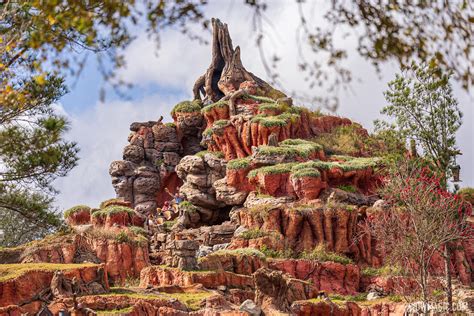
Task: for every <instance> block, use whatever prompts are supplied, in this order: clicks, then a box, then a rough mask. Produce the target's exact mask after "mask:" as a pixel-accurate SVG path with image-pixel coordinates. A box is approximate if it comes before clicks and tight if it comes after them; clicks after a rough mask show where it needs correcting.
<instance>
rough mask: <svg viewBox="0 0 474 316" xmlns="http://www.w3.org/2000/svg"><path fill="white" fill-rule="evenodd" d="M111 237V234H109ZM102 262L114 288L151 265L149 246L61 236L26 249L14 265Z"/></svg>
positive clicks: (131, 242)
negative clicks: (114, 285)
mask: <svg viewBox="0 0 474 316" xmlns="http://www.w3.org/2000/svg"><path fill="white" fill-rule="evenodd" d="M109 233H110V232H109ZM82 260H85V261H88V262H90V261H93V262H103V263H105V265H106V267H107V273H108V276H109V279H110V281H111V282H113V283H114V284H121V283H123V282H124V281H125V280H126V278H127V277H138V276H139V275H140V271H141V270H142V269H143V268H144V267H146V266H149V265H150V259H149V254H148V246H147V244H146V243H145V244H141V245H140V244H138V243H136V242H133V241H130V242H119V241H117V240H114V239H103V238H96V237H92V236H90V237H87V236H86V237H84V236H80V235H67V236H61V237H60V238H59V239H58V240H54V239H53V240H51V242H49V243H45V244H41V245H38V246H36V247H34V248H26V249H25V250H24V251H23V253H22V254H21V255H20V256H19V257H18V261H17V262H15V263H40V262H47V263H66V264H70V263H78V262H83V261H82Z"/></svg>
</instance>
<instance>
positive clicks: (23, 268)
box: [0, 263, 97, 282]
mask: <svg viewBox="0 0 474 316" xmlns="http://www.w3.org/2000/svg"><path fill="white" fill-rule="evenodd" d="M85 267H97V265H96V264H93V263H70V264H64V263H18V264H17V263H15V264H0V282H5V281H8V280H11V279H15V278H17V277H20V276H22V275H24V274H25V273H27V272H29V271H58V270H59V271H66V270H72V269H78V268H85Z"/></svg>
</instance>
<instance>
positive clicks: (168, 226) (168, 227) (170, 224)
mask: <svg viewBox="0 0 474 316" xmlns="http://www.w3.org/2000/svg"><path fill="white" fill-rule="evenodd" d="M177 221H178V220H176V219H175V220H173V221H166V222H164V223H163V228H164V229H165V232H170V231H171V228H173V226H174V225H175V224H176V222H177Z"/></svg>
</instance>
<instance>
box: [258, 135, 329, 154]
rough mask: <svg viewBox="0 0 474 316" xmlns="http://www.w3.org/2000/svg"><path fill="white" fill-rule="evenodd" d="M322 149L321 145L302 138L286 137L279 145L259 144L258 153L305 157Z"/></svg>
mask: <svg viewBox="0 0 474 316" xmlns="http://www.w3.org/2000/svg"><path fill="white" fill-rule="evenodd" d="M321 149H322V147H321V145H319V144H316V143H314V142H311V141H307V140H303V139H287V140H284V141H282V142H280V144H279V146H260V147H258V153H259V154H262V155H286V156H289V157H297V156H298V157H304V158H307V157H308V156H309V155H311V154H312V153H315V152H318V151H320V150H321Z"/></svg>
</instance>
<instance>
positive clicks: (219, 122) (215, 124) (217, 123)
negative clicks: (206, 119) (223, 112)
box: [212, 120, 230, 128]
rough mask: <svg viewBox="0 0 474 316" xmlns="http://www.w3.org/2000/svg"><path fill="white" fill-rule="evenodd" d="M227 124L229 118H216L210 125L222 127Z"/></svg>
mask: <svg viewBox="0 0 474 316" xmlns="http://www.w3.org/2000/svg"><path fill="white" fill-rule="evenodd" d="M229 124H230V121H229V120H218V121H215V122H214V124H213V125H212V126H213V127H216V128H222V127H225V126H227V125H229Z"/></svg>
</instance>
